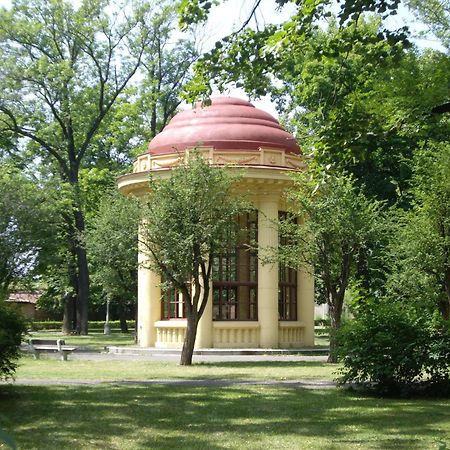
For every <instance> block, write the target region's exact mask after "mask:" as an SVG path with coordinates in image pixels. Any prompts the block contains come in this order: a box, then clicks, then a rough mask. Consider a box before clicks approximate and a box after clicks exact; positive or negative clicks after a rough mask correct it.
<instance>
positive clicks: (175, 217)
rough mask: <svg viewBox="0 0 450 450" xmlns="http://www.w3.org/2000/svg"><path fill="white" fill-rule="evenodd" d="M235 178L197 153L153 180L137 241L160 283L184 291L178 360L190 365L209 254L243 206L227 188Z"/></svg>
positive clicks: (206, 284) (222, 241)
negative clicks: (184, 325) (183, 332)
mask: <svg viewBox="0 0 450 450" xmlns="http://www.w3.org/2000/svg"><path fill="white" fill-rule="evenodd" d="M234 181H235V177H234V176H232V175H230V174H229V172H228V170H227V169H226V168H219V167H213V166H210V165H209V163H208V162H206V161H204V160H203V158H202V157H201V156H200V155H194V156H191V157H189V158H188V159H187V161H186V162H185V163H182V164H180V166H178V167H176V168H174V169H172V171H171V173H170V176H169V177H168V178H163V177H161V178H159V177H158V178H156V177H155V178H154V179H152V180H151V193H150V195H149V198H148V201H147V203H146V205H147V207H146V208H145V209H144V215H143V225H142V231H141V243H142V246H143V249H144V250H143V251H144V253H146V254H147V255H148V257H149V264H150V267H151V269H152V270H154V271H155V272H156V273H158V274H159V275H161V277H162V280H163V281H164V287H166V288H173V289H176V290H178V292H181V294H182V295H183V300H184V305H185V311H186V319H187V330H186V337H185V340H184V344H183V350H182V353H181V360H180V364H182V365H190V364H191V363H192V354H193V351H194V344H195V338H196V334H197V326H198V322H199V320H200V318H201V316H202V314H203V312H204V310H205V307H206V304H207V301H208V296H209V291H210V283H211V272H212V264H213V256H214V255H215V254H217V253H220V251H221V250H222V249H223V248H224V245H227V239H226V237H227V231H228V229H229V226H230V222H231V221H232V220H233V219H234V218H235V217H236V216H237V214H238V213H239V212H240V211H242V210H243V208H244V205H243V203H242V201H239V200H237V199H235V198H234V197H233V195H232V192H231V189H232V186H233V183H234Z"/></svg>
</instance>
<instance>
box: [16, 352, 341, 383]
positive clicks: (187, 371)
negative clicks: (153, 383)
mask: <svg viewBox="0 0 450 450" xmlns="http://www.w3.org/2000/svg"><path fill="white" fill-rule="evenodd" d="M41 358H42V359H39V360H34V359H32V358H31V356H24V357H23V358H21V359H20V361H19V368H18V370H17V372H16V378H17V380H19V381H20V380H21V379H45V380H77V379H80V380H103V381H117V380H152V379H153V380H155V379H194V380H196V379H213V380H218V379H219V380H220V379H227V380H299V379H301V380H331V379H333V372H334V371H335V370H336V369H337V367H338V365H336V364H327V363H322V362H309V361H308V362H303V361H299V362H296V361H288V360H286V361H273V362H272V361H271V362H264V361H255V362H220V363H198V364H194V365H192V366H190V367H185V366H179V365H178V364H177V363H175V362H153V361H120V360H104V361H86V360H74V359H72V360H70V359H69V361H59V360H57V359H50V358H45V357H44V356H42V357H41ZM69 358H70V357H69Z"/></svg>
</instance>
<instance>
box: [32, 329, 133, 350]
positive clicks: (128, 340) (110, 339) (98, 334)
mask: <svg viewBox="0 0 450 450" xmlns="http://www.w3.org/2000/svg"><path fill="white" fill-rule="evenodd" d="M27 338H28V339H30V338H36V339H64V340H65V341H66V344H68V345H76V346H80V347H90V348H92V349H93V350H97V351H100V350H103V349H104V348H105V347H106V346H110V345H121V346H124V345H135V342H134V335H133V333H120V332H118V331H114V332H113V333H111V334H109V335H106V334H103V331H90V332H89V334H88V335H87V336H76V335H70V336H67V335H65V334H62V333H61V332H60V331H32V332H30V333H29V334H28V336H27Z"/></svg>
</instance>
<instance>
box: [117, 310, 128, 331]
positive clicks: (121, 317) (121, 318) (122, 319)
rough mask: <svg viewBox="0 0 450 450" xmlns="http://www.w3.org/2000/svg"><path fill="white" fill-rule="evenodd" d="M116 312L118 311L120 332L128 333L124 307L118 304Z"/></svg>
mask: <svg viewBox="0 0 450 450" xmlns="http://www.w3.org/2000/svg"><path fill="white" fill-rule="evenodd" d="M117 309H118V311H117V312H118V313H119V321H120V331H121V332H122V333H128V325H127V318H126V315H125V308H123V307H122V306H121V305H120V304H119V306H118V308H117Z"/></svg>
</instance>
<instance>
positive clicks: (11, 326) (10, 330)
mask: <svg viewBox="0 0 450 450" xmlns="http://www.w3.org/2000/svg"><path fill="white" fill-rule="evenodd" d="M26 331H27V326H26V321H25V319H24V317H23V316H22V315H21V314H20V312H19V311H17V310H16V309H15V308H12V307H10V306H8V305H5V304H4V303H3V302H0V380H1V379H4V380H6V379H8V378H12V377H13V376H14V373H15V371H16V368H17V364H16V363H15V361H16V360H17V359H18V358H19V356H20V350H19V347H20V343H21V342H22V336H23V335H24V334H25V333H26Z"/></svg>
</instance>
